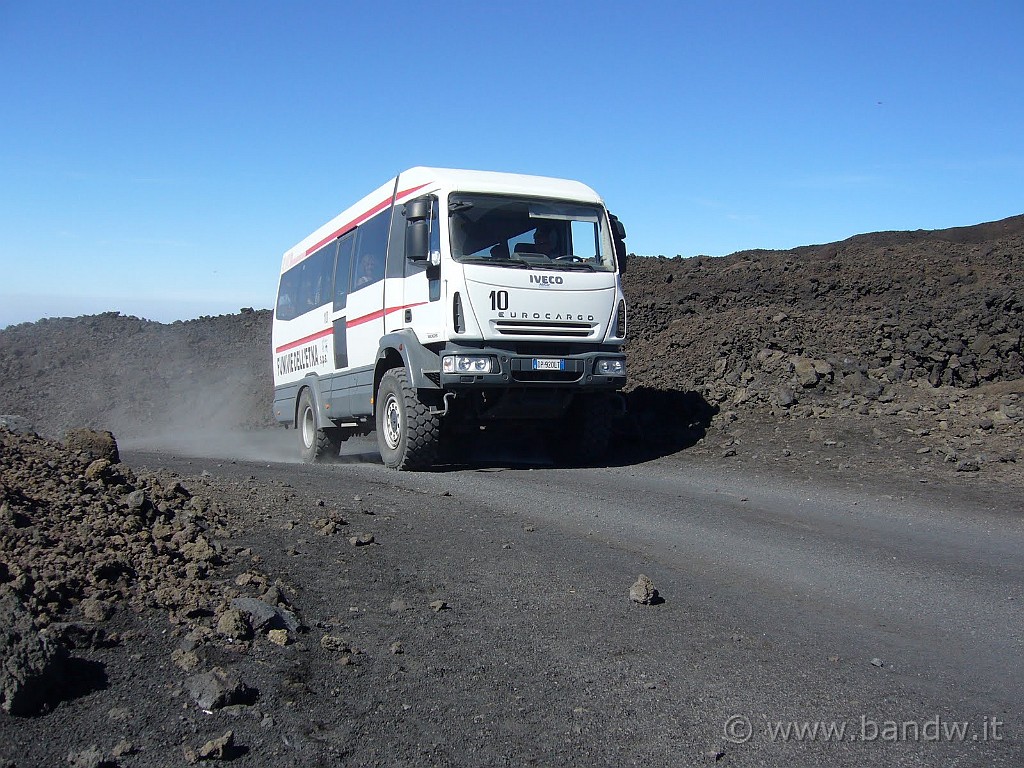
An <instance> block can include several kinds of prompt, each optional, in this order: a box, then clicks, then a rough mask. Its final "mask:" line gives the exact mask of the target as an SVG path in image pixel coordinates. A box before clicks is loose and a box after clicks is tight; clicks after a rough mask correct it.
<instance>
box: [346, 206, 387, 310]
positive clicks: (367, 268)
mask: <svg viewBox="0 0 1024 768" xmlns="http://www.w3.org/2000/svg"><path fill="white" fill-rule="evenodd" d="M390 222H391V218H390V211H389V210H388V211H381V212H380V213H378V214H377V215H376V216H374V217H373V218H372V219H370V220H369V221H367V222H365V223H364V224H360V225H359V228H358V229H357V230H356V245H355V269H353V270H352V282H351V284H350V287H349V290H350V291H358V290H359V289H360V288H363V287H364V286H367V285H370V284H371V283H375V282H377V281H379V280H383V279H384V259H385V257H386V256H387V250H388V229H389V225H390Z"/></svg>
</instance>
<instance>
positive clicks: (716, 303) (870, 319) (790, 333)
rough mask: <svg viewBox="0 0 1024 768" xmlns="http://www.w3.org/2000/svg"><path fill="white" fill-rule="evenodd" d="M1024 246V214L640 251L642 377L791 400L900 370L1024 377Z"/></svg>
mask: <svg viewBox="0 0 1024 768" xmlns="http://www.w3.org/2000/svg"><path fill="white" fill-rule="evenodd" d="M1022 257H1024V216H1017V217H1014V218H1012V219H1007V220H1005V221H1003V222H995V223H993V224H987V225H979V226H977V227H965V228H958V229H953V230H941V231H935V232H886V233H876V234H872V235H860V236H857V237H853V238H850V239H848V240H845V241H843V242H840V243H833V244H830V245H823V246H808V247H804V248H797V249H794V250H790V251H744V252H741V253H735V254H733V255H731V256H727V257H724V258H719V259H713V258H708V257H697V258H693V259H665V258H656V259H634V260H633V261H632V262H631V264H630V270H629V272H628V273H627V275H626V280H625V282H626V289H627V293H628V295H629V298H630V321H631V323H630V329H631V330H630V338H631V340H630V344H629V352H630V361H629V363H630V366H631V368H630V373H631V378H632V382H633V386H648V387H657V388H661V389H681V388H686V389H703V390H705V391H707V392H708V393H709V394H710V395H711V399H715V400H718V401H721V400H724V399H725V398H727V397H728V398H733V397H735V398H736V399H737V400H738V401H739V402H740V403H743V402H752V403H761V404H769V405H771V404H781V405H791V404H793V403H794V402H797V401H799V400H801V399H803V396H805V395H808V394H810V393H818V394H832V395H839V396H841V397H842V396H849V395H856V396H862V397H864V398H867V399H868V400H876V399H878V398H881V397H883V396H884V394H885V393H886V392H887V391H889V390H890V385H893V384H899V383H909V382H920V383H921V384H925V385H928V386H931V387H938V386H951V387H956V388H960V389H971V388H975V387H978V386H981V385H984V384H986V383H991V382H1000V381H1007V380H1013V379H1019V378H1021V377H1024V357H1022V347H1021V338H1022V336H1024V299H1022V297H1024V270H1021V269H1020V265H1021V259H1022ZM811 399H813V398H811ZM780 401H782V402H780Z"/></svg>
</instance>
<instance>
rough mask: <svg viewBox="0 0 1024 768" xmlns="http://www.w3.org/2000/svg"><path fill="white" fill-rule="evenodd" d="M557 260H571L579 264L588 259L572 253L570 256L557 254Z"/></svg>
mask: <svg viewBox="0 0 1024 768" xmlns="http://www.w3.org/2000/svg"><path fill="white" fill-rule="evenodd" d="M555 261H571V262H573V263H574V264H578V263H580V262H582V261H586V259H584V258H583V257H582V256H574V255H573V254H571V253H570V254H569V255H568V256H555Z"/></svg>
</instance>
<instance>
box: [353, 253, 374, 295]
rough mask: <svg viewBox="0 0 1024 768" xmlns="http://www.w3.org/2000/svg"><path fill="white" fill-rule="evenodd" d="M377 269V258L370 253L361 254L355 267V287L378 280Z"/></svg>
mask: <svg viewBox="0 0 1024 768" xmlns="http://www.w3.org/2000/svg"><path fill="white" fill-rule="evenodd" d="M378 271H379V270H378V264H377V258H376V257H375V256H374V255H373V254H372V253H364V254H362V255H361V256H360V257H359V263H358V265H357V268H356V279H355V287H356V288H362V287H363V286H364V285H369V284H370V283H372V282H374V281H375V280H379V279H380V275H378V274H377V273H378Z"/></svg>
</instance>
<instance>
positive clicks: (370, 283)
mask: <svg viewBox="0 0 1024 768" xmlns="http://www.w3.org/2000/svg"><path fill="white" fill-rule="evenodd" d="M390 215H391V212H390V209H388V210H385V211H382V212H381V213H378V214H377V215H376V216H374V217H373V218H371V219H369V220H367V221H366V222H364V223H363V224H360V225H359V227H358V228H357V229H356V231H355V243H354V246H353V251H352V269H351V278H350V279H349V283H348V297H347V300H346V305H347V306H346V315H345V337H346V338H345V342H346V348H347V353H348V370H349V375H348V376H345V377H344V378H345V379H347V382H346V384H347V386H346V388H347V389H348V392H349V398H350V399H349V405H350V409H351V412H352V414H354V415H357V416H365V415H368V414H370V413H372V412H373V409H372V396H373V368H374V364H375V363H376V361H377V350H378V349H379V347H380V338H381V336H383V335H384V260H385V258H386V256H387V247H388V230H389V229H390V226H389V225H390Z"/></svg>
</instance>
